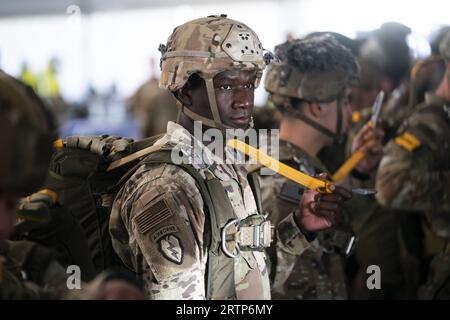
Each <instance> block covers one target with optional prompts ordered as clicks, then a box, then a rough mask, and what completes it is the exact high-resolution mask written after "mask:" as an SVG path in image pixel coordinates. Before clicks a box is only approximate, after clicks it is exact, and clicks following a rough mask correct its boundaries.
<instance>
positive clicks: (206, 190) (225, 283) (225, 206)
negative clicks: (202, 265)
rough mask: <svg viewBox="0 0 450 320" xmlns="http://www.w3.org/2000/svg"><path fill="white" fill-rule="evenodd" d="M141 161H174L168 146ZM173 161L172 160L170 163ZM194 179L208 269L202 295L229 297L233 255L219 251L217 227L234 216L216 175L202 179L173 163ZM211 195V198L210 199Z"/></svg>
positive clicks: (231, 295)
mask: <svg viewBox="0 0 450 320" xmlns="http://www.w3.org/2000/svg"><path fill="white" fill-rule="evenodd" d="M142 163H154V164H157V163H167V164H174V163H173V161H172V159H171V151H170V150H159V151H157V152H154V153H151V154H150V155H148V156H147V157H146V158H145V159H144V160H143V161H142V162H141V164H142ZM174 165H175V164H174ZM177 166H178V167H180V168H182V169H183V170H185V171H186V172H187V173H188V174H189V175H191V176H192V177H193V178H194V180H195V181H196V183H197V185H198V187H199V189H200V193H201V195H202V199H203V201H204V203H205V205H206V211H207V214H206V216H205V218H206V222H205V228H204V230H205V231H204V237H203V243H204V244H207V245H208V247H209V250H208V263H207V264H208V265H207V268H208V272H207V275H206V277H205V278H206V279H205V280H206V283H205V288H206V296H207V298H208V299H214V300H218V299H233V298H235V297H236V289H235V281H234V259H231V258H229V257H227V256H225V255H224V254H221V253H220V252H219V247H220V243H221V235H220V232H221V228H222V227H223V226H224V225H225V224H226V223H227V222H228V221H229V220H231V219H236V216H235V214H234V210H233V208H232V206H231V204H230V201H229V199H228V196H227V194H226V192H225V190H224V188H223V186H222V184H221V183H220V181H219V180H218V179H216V178H213V179H207V180H205V179H204V178H203V177H202V176H201V175H200V174H199V173H198V171H197V170H196V169H195V168H194V167H192V166H191V165H187V164H181V165H180V164H177ZM213 199H214V201H213Z"/></svg>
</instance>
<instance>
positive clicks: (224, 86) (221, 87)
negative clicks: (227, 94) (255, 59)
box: [220, 84, 232, 91]
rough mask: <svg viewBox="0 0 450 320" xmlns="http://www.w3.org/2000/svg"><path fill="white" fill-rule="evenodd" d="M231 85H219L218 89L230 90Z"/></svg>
mask: <svg viewBox="0 0 450 320" xmlns="http://www.w3.org/2000/svg"><path fill="white" fill-rule="evenodd" d="M231 89H232V87H231V86H230V85H229V84H224V85H223V86H220V90H227V91H228V90H231Z"/></svg>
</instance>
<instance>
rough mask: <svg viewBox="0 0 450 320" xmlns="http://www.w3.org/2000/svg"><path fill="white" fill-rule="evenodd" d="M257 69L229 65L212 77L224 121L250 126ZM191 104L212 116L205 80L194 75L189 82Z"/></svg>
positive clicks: (234, 124) (207, 115) (231, 125)
mask: <svg viewBox="0 0 450 320" xmlns="http://www.w3.org/2000/svg"><path fill="white" fill-rule="evenodd" d="M255 81H256V73H255V71H252V70H238V69H230V70H226V71H223V72H221V73H219V74H217V75H216V76H215V77H214V79H213V85H214V92H215V96H216V103H217V107H218V109H219V114H220V118H221V120H222V123H223V124H225V125H226V126H229V127H232V128H236V129H237V128H240V129H247V128H248V127H249V125H250V121H251V116H252V110H253V99H254V90H255ZM187 90H188V92H187V94H186V95H187V96H188V97H189V107H190V108H191V109H192V110H193V111H195V112H197V113H198V114H200V115H202V116H205V117H207V118H209V119H212V113H211V108H210V106H209V100H208V94H207V91H206V85H205V83H204V81H203V80H202V81H199V80H198V79H197V80H196V79H194V81H191V84H190V85H189V86H188V89H187Z"/></svg>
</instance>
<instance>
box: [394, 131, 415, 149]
mask: <svg viewBox="0 0 450 320" xmlns="http://www.w3.org/2000/svg"><path fill="white" fill-rule="evenodd" d="M394 141H395V143H396V144H397V145H399V146H400V147H402V148H403V149H406V150H408V151H413V150H415V149H417V148H418V147H420V146H421V145H422V142H421V141H420V140H419V139H418V138H417V137H416V136H414V135H413V134H412V133H410V132H408V131H406V132H405V133H403V134H402V135H401V136H398V137H396V138H395V140H394Z"/></svg>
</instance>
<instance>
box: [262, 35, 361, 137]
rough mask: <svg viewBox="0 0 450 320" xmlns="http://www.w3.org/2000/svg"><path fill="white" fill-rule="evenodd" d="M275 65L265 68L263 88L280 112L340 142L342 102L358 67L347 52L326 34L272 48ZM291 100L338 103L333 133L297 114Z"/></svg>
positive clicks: (356, 73) (353, 82) (351, 84)
mask: <svg viewBox="0 0 450 320" xmlns="http://www.w3.org/2000/svg"><path fill="white" fill-rule="evenodd" d="M275 56H276V57H277V58H278V62H273V63H271V65H270V66H269V67H268V70H267V73H266V80H265V83H264V84H265V88H266V90H267V91H268V92H269V94H270V95H269V100H270V101H271V102H272V103H273V104H275V106H276V107H277V108H278V109H279V110H280V111H281V113H283V114H285V113H288V114H290V115H293V116H295V117H297V118H300V119H302V120H303V121H305V122H307V123H308V124H310V125H311V126H313V127H314V128H316V129H318V130H320V131H321V132H322V133H324V134H325V135H328V136H330V137H331V138H333V139H335V140H336V141H340V142H341V141H342V138H343V136H342V133H341V128H342V110H341V105H342V103H341V102H342V98H344V96H345V89H346V88H349V87H351V86H353V85H356V84H357V83H358V81H359V66H358V62H357V60H356V57H355V56H354V55H353V54H352V53H351V52H350V50H349V49H347V48H345V47H344V46H343V45H341V44H339V43H338V42H337V40H336V39H335V38H334V37H333V36H331V35H328V34H325V35H321V36H313V37H310V38H305V39H300V40H294V41H292V42H285V43H283V44H281V45H279V46H277V47H276V48H275ZM293 99H298V100H303V101H309V102H322V103H328V102H332V101H334V100H338V117H337V126H336V132H331V131H330V130H328V129H327V128H325V127H323V126H322V125H320V124H319V123H317V122H315V121H313V120H312V119H310V118H308V117H306V116H305V115H304V114H303V113H302V112H299V110H297V109H296V108H295V107H294V106H293V104H292V101H293Z"/></svg>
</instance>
